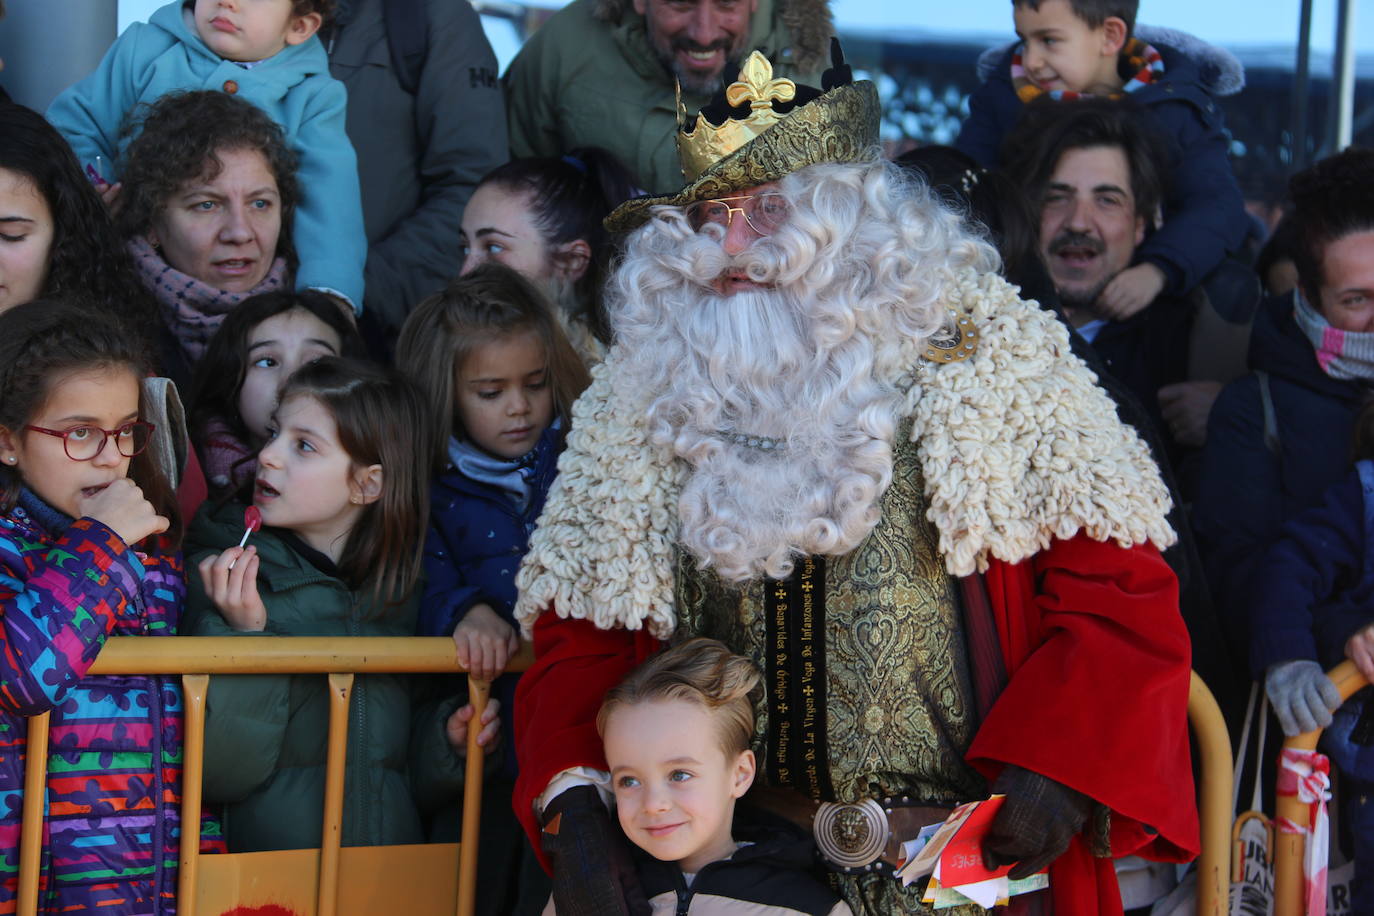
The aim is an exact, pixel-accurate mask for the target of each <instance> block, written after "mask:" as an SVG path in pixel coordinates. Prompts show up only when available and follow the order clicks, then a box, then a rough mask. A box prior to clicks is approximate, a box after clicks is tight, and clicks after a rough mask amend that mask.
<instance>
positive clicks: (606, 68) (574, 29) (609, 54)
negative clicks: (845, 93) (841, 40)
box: [503, 0, 831, 194]
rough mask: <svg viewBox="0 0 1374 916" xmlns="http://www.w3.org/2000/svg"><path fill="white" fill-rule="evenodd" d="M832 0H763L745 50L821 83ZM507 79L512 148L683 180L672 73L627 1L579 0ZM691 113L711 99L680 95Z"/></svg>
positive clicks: (668, 185)
mask: <svg viewBox="0 0 1374 916" xmlns="http://www.w3.org/2000/svg"><path fill="white" fill-rule="evenodd" d="M830 32H831V26H830V12H829V9H828V8H827V6H826V0H758V9H757V10H756V11H755V13H754V18H753V28H752V30H751V32H750V36H749V37H750V43H749V49H750V50H753V49H755V48H758V49H762V50H763V51H764V52H765V53H766V54H767V55H768V56H769V59H770V60H772V61H773V64H774V67H775V70H774V72H775V73H776V74H777V75H778V76H786V77H788V78H790V79H795V80H799V81H801V82H803V83H806V84H808V85H812V86H820V73H821V72H822V71H823V70H824V69H825V68H826V66H828V65H829V57H828V55H829V45H828V42H829V38H830ZM503 81H504V84H505V89H506V114H507V119H508V122H509V127H510V152H511V155H512V156H515V157H523V156H561V155H563V154H564V153H566V152H568V151H569V150H571V149H574V148H576V147H579V146H600V147H604V148H606V149H608V150H610V151H611V152H613V153H615V154H616V155H617V156H619V157H620V159H621V160H622V161H623V162H624V163H625V165H626V166H628V167H629V169H630V171H631V172H632V173H633V174H634V175H635V176H636V177H637V179H638V182H639V185H640V187H641V188H643V189H644V190H646V191H648V192H651V193H655V194H658V193H670V192H673V191H677V190H680V189H681V188H682V186H683V184H684V183H685V182H684V181H683V179H682V168H681V166H680V165H679V163H678V157H677V143H676V140H675V138H674V134H675V132H676V128H677V109H676V107H675V90H676V80H674V78H673V76H672V74H671V73H669V72H668V70H666V69H665V68H664V67H663V65H662V64H661V63H660V62H659V61H658V59H657V58H656V57H655V56H654V53H653V51H652V50H651V49H650V47H649V41H648V38H647V37H646V36H645V33H644V17H642V16H640V15H639V14H637V13H635V11H634V8H633V6H632V4H631V3H630V0H573V2H572V3H570V4H568V5H567V6H565V7H564V8H563V9H561V10H559V11H558V12H557V13H555V14H554V15H553V16H552V17H551V18H550V19H549V21H548V22H546V23H544V25H543V26H541V27H540V29H539V30H538V31H537V32H535V33H534V34H533V35H531V36H530V39H529V41H527V42H525V45H524V47H522V48H521V49H520V53H519V54H518V55H516V57H515V60H513V61H511V65H510V67H509V68H508V69H507V71H506V74H505V76H504V77H503ZM682 101H683V104H684V105H685V106H686V107H687V111H688V112H689V113H690V114H696V113H697V111H698V110H700V109H701V108H702V107H704V106H705V105H706V103H707V102H708V101H709V100H708V99H707V98H706V97H703V96H696V95H684V96H683V97H682Z"/></svg>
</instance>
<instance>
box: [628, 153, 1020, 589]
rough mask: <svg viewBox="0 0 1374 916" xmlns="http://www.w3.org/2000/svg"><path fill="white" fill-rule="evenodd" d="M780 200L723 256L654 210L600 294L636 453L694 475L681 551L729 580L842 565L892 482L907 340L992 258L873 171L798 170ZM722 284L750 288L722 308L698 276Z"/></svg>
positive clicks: (895, 179)
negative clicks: (663, 452) (672, 460)
mask: <svg viewBox="0 0 1374 916" xmlns="http://www.w3.org/2000/svg"><path fill="white" fill-rule="evenodd" d="M778 190H779V191H780V192H781V193H782V194H783V195H784V196H785V197H786V199H787V201H788V204H789V207H790V212H789V216H788V220H787V222H786V224H785V225H784V226H782V227H781V228H780V229H779V230H778V231H777V232H775V233H774V234H773V235H771V236H770V237H767V238H762V239H759V240H757V241H755V242H754V244H753V245H751V246H750V247H749V248H747V249H746V250H745V251H743V252H742V253H740V254H738V255H736V256H734V257H731V256H730V255H728V254H727V253H726V252H725V250H724V248H723V247H722V245H721V244H720V234H719V233H718V232H714V231H713V230H711V229H709V228H708V230H706V231H704V232H703V233H702V234H697V233H695V232H693V231H692V229H691V228H690V227H689V226H688V224H687V222H686V220H685V218H684V217H683V215H682V213H681V211H679V210H677V209H674V208H666V207H665V208H659V210H658V211H657V212H656V213H655V217H654V218H653V219H651V220H650V221H649V222H648V223H647V224H646V225H645V226H644V227H642V228H641V229H639V230H638V231H637V232H636V233H635V234H634V235H632V236H631V237H630V239H629V240H628V242H627V246H626V251H625V256H624V258H623V261H622V263H621V264H620V266H619V270H618V271H617V272H616V274H615V277H614V279H613V280H612V282H611V286H610V289H609V291H608V309H609V314H610V317H611V323H612V326H613V329H614V332H615V337H616V344H617V347H618V348H619V349H620V351H621V354H622V360H623V362H622V369H623V372H624V375H623V377H622V378H621V379H620V384H621V385H623V386H624V388H623V389H622V390H627V391H634V392H637V393H638V395H639V396H641V397H643V398H644V402H643V403H644V405H645V407H644V409H645V412H646V416H647V418H648V430H649V439H650V442H651V443H652V444H654V445H656V446H658V447H661V448H665V449H668V450H670V451H671V453H672V454H674V455H676V456H677V457H679V458H682V459H683V460H685V461H686V462H688V463H689V464H690V465H691V467H692V472H691V473H690V475H689V476H688V479H687V481H686V483H685V484H684V486H683V490H682V494H681V497H680V499H679V502H678V512H679V516H680V522H681V526H680V540H681V544H682V546H683V547H684V548H685V549H687V550H688V551H689V552H690V553H691V554H692V556H694V557H695V558H696V560H697V562H698V563H699V564H700V565H701V566H703V567H705V568H711V569H714V570H715V571H716V573H717V574H718V575H720V576H721V577H722V578H724V579H725V580H727V581H731V582H744V581H748V580H752V579H757V578H759V577H760V576H771V577H774V578H784V577H786V576H788V575H789V574H790V573H791V570H792V567H793V563H794V560H795V559H796V558H797V557H799V556H805V555H829V556H837V555H841V554H844V553H847V552H849V551H850V550H852V549H853V548H854V547H855V546H857V545H858V543H859V542H860V541H861V540H863V538H864V537H866V536H867V535H868V533H869V531H871V530H872V528H873V526H874V525H875V524H876V523H877V520H878V508H877V504H878V500H879V498H880V497H881V496H882V494H883V492H884V491H885V490H886V489H887V486H888V484H889V483H890V481H891V478H892V441H893V436H894V432H895V426H896V416H897V413H898V408H899V406H900V401H901V399H902V396H903V394H904V390H903V389H904V388H905V387H908V386H909V385H910V384H911V382H912V373H913V372H914V367H913V366H911V365H909V360H910V357H909V354H910V353H911V348H910V341H911V340H912V339H917V340H920V339H924V338H926V337H928V336H930V335H931V334H932V333H934V332H935V331H937V330H939V329H940V328H941V327H942V326H943V325H944V324H945V322H946V318H947V315H946V313H945V309H944V307H943V305H942V299H943V295H942V294H943V292H944V290H945V289H947V287H948V286H949V285H950V284H951V283H953V282H955V276H956V274H957V272H958V271H960V270H961V269H964V268H967V267H969V266H974V267H976V268H977V269H979V270H995V269H996V266H997V263H998V262H997V255H996V252H995V250H994V249H993V248H992V246H991V245H989V244H988V243H987V242H986V241H985V240H983V239H979V238H977V237H974V236H972V235H970V234H969V233H968V232H967V230H966V229H964V228H963V227H962V225H961V218H960V216H959V215H958V214H955V213H953V212H952V211H950V210H948V209H946V208H945V207H944V206H943V205H942V204H940V203H939V201H938V200H937V199H936V197H935V196H934V195H933V194H931V193H930V192H929V190H928V189H927V188H926V187H925V185H924V184H922V183H921V182H920V181H919V179H913V178H912V177H910V176H908V175H906V174H905V173H903V172H902V171H901V170H900V169H898V168H897V167H895V166H893V165H891V164H890V163H887V162H884V161H881V160H879V161H874V162H869V163H862V164H828V165H818V166H812V167H809V168H806V169H802V170H800V171H798V172H796V173H795V174H793V175H790V176H788V177H787V178H786V179H784V180H783V181H782V182H780V183H779V185H778ZM727 271H743V272H744V273H745V274H747V276H748V277H749V279H751V280H753V281H754V282H755V283H757V284H759V285H760V287H761V288H758V289H750V290H745V291H740V292H737V293H735V294H734V295H721V294H720V293H718V292H717V291H716V290H715V289H714V288H713V286H712V281H713V280H715V279H716V278H717V277H719V276H720V275H722V274H724V273H726V272H727ZM902 339H905V340H906V341H907V343H906V344H905V345H902V344H900V343H899V341H901V340H902ZM903 354H907V355H905V356H904V355H903Z"/></svg>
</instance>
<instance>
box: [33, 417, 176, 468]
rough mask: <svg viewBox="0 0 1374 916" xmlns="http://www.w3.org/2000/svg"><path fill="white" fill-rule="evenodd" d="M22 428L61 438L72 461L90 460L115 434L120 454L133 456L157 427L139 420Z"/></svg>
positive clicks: (63, 446)
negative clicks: (116, 425) (114, 426)
mask: <svg viewBox="0 0 1374 916" xmlns="http://www.w3.org/2000/svg"><path fill="white" fill-rule="evenodd" d="M24 428H25V429H31V430H33V431H34V432H36V433H42V434H43V435H45V436H56V437H57V438H59V439H61V440H62V448H63V450H65V451H66V453H67V457H68V458H70V459H71V460H73V461H90V460H91V459H92V458H94V457H95V456H96V455H99V454H100V453H101V452H102V451H103V450H104V449H105V443H106V441H108V440H109V438H110V437H111V436H114V440H115V448H117V449H119V454H121V455H123V456H124V457H125V458H133V457H135V456H137V455H138V454H140V453H141V452H142V451H143V450H144V449H145V448H147V447H148V443H149V442H151V441H152V438H153V430H154V429H156V427H155V426H153V424H151V423H144V422H143V421H142V420H136V421H135V422H133V423H125V424H124V425H123V426H121V427H119V428H118V429H101V428H100V427H99V426H73V427H72V428H71V429H44V428H43V427H41V426H25V427H24Z"/></svg>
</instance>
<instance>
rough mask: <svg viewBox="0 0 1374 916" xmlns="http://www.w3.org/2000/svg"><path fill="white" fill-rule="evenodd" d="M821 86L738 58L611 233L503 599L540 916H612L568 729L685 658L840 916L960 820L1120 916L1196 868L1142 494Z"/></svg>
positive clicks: (1066, 889)
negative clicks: (828, 871)
mask: <svg viewBox="0 0 1374 916" xmlns="http://www.w3.org/2000/svg"><path fill="white" fill-rule="evenodd" d="M823 85H824V86H825V87H826V91H824V92H820V91H817V90H814V89H809V88H807V87H804V86H796V85H794V84H792V83H791V82H790V81H788V80H781V79H774V78H773V74H772V72H771V68H770V67H769V66H768V62H767V61H766V60H764V59H763V58H762V57H761V56H758V55H754V56H751V57H750V59H749V60H748V61H746V63H745V65H744V67H743V68H742V70H741V74H740V80H739V81H738V82H736V83H734V84H732V85H731V86H730V87H729V88H728V90H727V93H726V96H725V97H724V98H718V99H717V100H715V101H714V102H713V103H712V104H711V106H710V107H708V108H707V109H706V110H704V111H703V112H702V113H701V115H700V116H698V117H697V118H696V119H695V122H694V123H693V124H691V125H689V126H688V128H687V129H686V130H685V131H684V132H683V134H682V136H681V137H680V147H681V152H682V160H683V170H684V173H685V174H686V175H687V177H688V179H689V181H690V183H689V185H688V186H687V188H686V189H684V190H682V191H681V192H679V193H677V194H673V195H667V196H662V197H657V198H641V199H638V200H635V201H631V202H629V203H627V204H625V205H623V206H622V207H621V208H619V209H618V210H617V211H616V212H615V213H613V214H612V215H611V217H610V218H609V220H608V223H607V224H608V226H610V227H612V228H615V229H620V230H633V232H632V233H631V234H630V236H629V237H628V240H627V247H626V253H625V258H624V261H623V263H622V264H621V266H620V268H619V270H618V271H617V274H616V276H615V278H614V279H613V281H612V284H611V290H610V293H609V304H610V315H611V318H612V324H613V327H614V330H615V335H616V344H615V346H614V347H613V348H612V349H611V351H610V353H609V354H608V356H607V359H606V361H605V362H604V363H603V364H602V365H601V366H599V367H597V368H596V369H595V370H594V371H593V379H594V381H593V383H592V386H591V387H590V388H589V389H588V391H587V393H586V394H585V395H584V396H583V398H582V399H581V400H579V401H578V403H577V405H576V406H575V407H574V410H573V423H572V429H571V432H570V434H569V437H568V450H567V452H566V453H565V454H564V456H563V459H562V460H561V461H560V463H559V471H560V475H559V478H558V480H557V481H556V482H555V484H554V486H553V489H552V491H551V492H550V495H549V501H548V504H547V507H546V509H545V512H544V515H543V516H542V518H541V520H540V524H539V527H538V529H537V530H536V532H535V534H534V536H533V538H532V540H531V549H530V552H529V554H528V556H527V558H526V561H525V565H524V566H523V567H522V569H521V572H520V575H519V579H518V582H519V585H520V589H521V594H520V599H519V602H518V604H517V610H516V613H517V616H518V617H519V619H520V620H521V621H522V624H523V625H524V626H525V628H526V630H527V631H530V632H532V635H533V639H534V643H535V653H536V658H537V660H536V663H535V665H534V667H533V668H532V669H531V670H530V671H529V672H528V673H527V674H526V675H525V676H524V677H523V678H522V680H521V682H520V688H519V690H518V693H517V697H516V705H515V716H516V736H515V739H516V749H517V753H518V755H519V757H520V778H519V783H518V785H517V789H516V797H515V806H516V812H517V814H518V815H519V816H520V817H521V818H522V819H523V820H524V821H525V823H526V826H527V829H529V830H530V832H531V837H532V838H534V839H535V840H536V842H537V843H542V848H543V852H544V853H545V855H546V856H547V857H548V858H549V859H551V865H552V871H553V875H554V902H555V904H556V908H557V912H558V913H559V914H560V916H580V914H597V916H602V914H612V913H626V912H637V909H636V902H637V897H636V895H635V893H634V889H633V886H632V881H629V880H627V878H626V876H627V875H629V874H631V873H632V868H631V867H630V866H629V865H628V864H627V863H626V861H625V859H624V857H623V853H618V852H616V850H618V849H621V848H622V847H623V844H624V840H623V837H620V836H618V830H616V829H615V828H614V827H613V826H612V823H611V820H610V819H609V816H608V814H607V811H606V809H605V807H604V805H603V804H602V801H601V797H600V795H599V794H598V793H599V792H600V791H601V789H599V788H598V786H600V787H603V788H604V787H605V786H607V785H608V784H609V774H607V773H605V772H604V769H605V761H604V758H603V756H602V753H601V743H600V740H599V738H598V736H597V733H596V730H595V727H594V724H593V723H594V720H595V717H596V711H597V708H598V705H599V704H600V701H601V697H602V695H603V694H604V692H605V691H606V690H607V689H608V688H609V687H611V686H612V685H614V684H615V683H616V682H618V681H619V680H620V679H621V678H622V677H623V676H624V674H625V672H626V671H628V670H629V669H630V668H631V667H632V666H633V665H634V664H635V663H636V662H638V661H639V660H641V659H643V658H645V657H647V655H649V654H650V653H652V652H653V651H654V650H655V649H656V648H657V647H658V646H659V645H661V641H663V640H668V639H677V638H682V637H684V636H686V635H709V636H713V637H715V638H718V639H721V640H723V641H724V642H726V643H727V644H728V645H729V646H730V647H731V648H732V649H733V650H734V651H737V652H740V653H742V654H745V655H747V656H749V657H751V658H752V659H753V660H754V661H755V662H756V663H757V664H758V665H759V667H760V668H761V669H762V670H763V671H764V672H765V684H766V688H767V697H766V699H765V700H764V701H763V702H762V703H761V704H760V706H759V708H758V710H757V712H758V721H759V727H758V731H757V734H756V737H755V748H754V749H755V751H756V753H757V755H758V759H759V761H760V766H759V770H760V776H759V780H758V782H759V783H760V784H763V785H764V786H766V788H765V789H764V790H762V791H758V790H755V791H751V793H750V795H749V796H747V797H746V798H745V800H744V802H743V804H746V805H749V804H752V806H753V807H754V809H755V811H756V813H758V816H764V815H767V816H772V817H784V818H788V819H791V820H794V821H795V822H797V823H798V824H801V825H804V826H805V827H806V828H807V829H809V830H810V831H811V832H812V833H813V835H814V837H815V839H816V841H817V844H818V846H819V848H820V851H821V853H822V854H823V856H824V858H825V861H826V863H827V865H828V866H829V867H830V868H832V869H833V870H834V871H835V872H837V877H836V881H837V882H838V886H839V888H840V889H841V892H842V893H843V895H844V897H845V899H846V901H847V902H848V903H849V905H850V906H851V907H852V908H853V909H854V911H855V912H856V913H864V914H870V916H880V914H881V916H888V914H893V913H924V912H927V910H926V909H925V907H924V906H923V904H922V903H921V902H920V893H919V892H918V891H917V890H916V889H915V888H914V887H912V888H903V887H902V886H901V885H900V883H899V882H898V881H896V880H894V878H893V876H892V875H893V871H892V865H893V864H894V863H895V861H896V852H897V844H898V843H900V842H903V841H906V840H909V839H911V838H913V837H914V836H915V834H916V831H917V830H918V829H919V828H920V827H921V826H924V825H926V824H929V823H934V822H938V821H939V820H941V819H942V818H943V817H944V815H945V814H946V813H947V812H948V810H949V808H950V807H951V806H952V805H954V804H957V803H959V802H963V801H968V800H971V799H978V798H985V797H986V796H987V793H988V791H989V789H991V790H992V791H994V792H997V793H1000V794H1004V795H1005V796H1006V802H1005V803H1004V806H1003V808H1002V810H1001V812H1000V813H999V815H998V816H997V818H996V820H995V821H994V823H993V825H992V827H991V830H990V832H989V833H988V835H987V838H986V840H985V842H984V845H983V854H984V858H985V859H986V861H987V862H988V863H989V864H990V865H994V866H995V865H999V864H1011V863H1015V867H1014V868H1013V869H1012V872H1011V874H1012V876H1013V877H1015V878H1021V877H1025V876H1028V875H1030V874H1032V873H1034V872H1037V871H1039V870H1040V869H1042V868H1045V867H1046V866H1048V867H1049V881H1050V891H1049V894H1048V896H1049V897H1051V898H1052V902H1053V906H1054V909H1055V912H1057V913H1060V914H1109V913H1120V912H1121V904H1120V898H1119V895H1118V892H1117V887H1116V881H1115V876H1114V874H1113V872H1112V868H1111V863H1110V861H1109V859H1110V857H1113V856H1121V855H1128V854H1131V853H1135V854H1138V855H1144V856H1147V857H1153V858H1161V859H1165V860H1169V861H1178V860H1183V859H1186V858H1189V857H1191V855H1192V854H1193V850H1195V849H1196V847H1197V818H1196V810H1195V809H1194V807H1193V795H1192V780H1191V774H1190V770H1189V763H1188V752H1187V746H1188V741H1187V734H1186V728H1187V726H1186V699H1187V693H1188V657H1189V645H1188V637H1187V633H1186V631H1185V629H1184V627H1183V624H1182V621H1181V620H1180V618H1179V614H1178V608H1177V582H1176V580H1175V578H1174V576H1173V574H1172V573H1171V572H1170V571H1169V569H1168V567H1167V566H1166V565H1165V563H1164V562H1163V560H1162V559H1161V558H1160V555H1159V552H1158V548H1159V547H1160V546H1163V545H1167V544H1169V543H1171V542H1172V541H1173V537H1174V535H1173V532H1172V531H1170V530H1169V527H1168V525H1167V523H1166V522H1165V514H1166V512H1167V510H1168V496H1167V494H1166V491H1165V489H1164V487H1163V485H1162V483H1161V482H1160V479H1159V476H1158V472H1157V470H1156V468H1155V467H1154V465H1153V463H1152V462H1151V460H1150V458H1149V456H1148V453H1147V450H1146V448H1145V446H1144V445H1143V444H1142V443H1141V441H1140V439H1139V438H1138V437H1137V436H1136V435H1135V434H1134V433H1133V432H1132V431H1130V430H1129V429H1127V428H1125V427H1123V426H1122V425H1121V424H1120V423H1119V422H1118V421H1117V419H1116V413H1115V410H1114V409H1113V408H1112V405H1111V402H1110V401H1109V400H1108V399H1107V397H1106V395H1105V394H1103V393H1102V391H1101V390H1100V389H1099V388H1098V387H1097V386H1096V385H1095V384H1094V381H1093V377H1092V375H1091V373H1089V372H1088V371H1087V369H1086V368H1085V367H1084V366H1083V364H1082V363H1081V362H1080V361H1078V360H1077V359H1076V358H1074V357H1073V356H1072V355H1071V354H1070V351H1069V343H1068V337H1067V331H1066V330H1065V329H1064V327H1063V325H1062V324H1060V323H1059V322H1058V321H1057V320H1056V319H1055V318H1054V317H1053V316H1052V315H1050V314H1049V313H1047V312H1044V311H1042V310H1040V309H1038V308H1037V307H1035V306H1034V305H1032V304H1028V303H1026V302H1023V301H1021V300H1020V299H1018V298H1017V296H1016V294H1015V290H1014V289H1013V288H1012V287H1010V286H1008V285H1007V284H1006V283H1005V282H1004V281H1003V280H1001V279H1000V278H999V277H998V276H997V275H996V273H995V267H996V265H997V258H996V254H995V253H994V251H993V249H992V248H991V247H990V246H989V245H988V244H987V243H986V242H985V241H983V240H981V239H978V238H975V237H972V236H970V235H969V234H968V233H967V232H966V231H965V230H964V229H963V228H962V223H961V221H960V218H959V217H958V216H957V215H956V214H954V213H953V212H951V211H949V210H947V209H945V208H943V207H942V206H940V205H939V204H938V203H937V201H936V200H935V198H934V196H933V195H932V194H931V193H930V192H929V191H928V190H927V189H926V188H925V187H924V186H921V185H917V184H914V183H913V182H912V181H911V180H910V179H909V178H907V177H904V175H903V173H902V172H901V171H900V170H899V169H898V168H897V167H896V166H893V165H891V164H890V163H886V162H883V161H881V160H879V159H878V158H877V142H878V121H879V107H878V99H877V93H876V91H875V90H874V88H873V86H872V84H871V83H868V82H859V83H854V82H852V81H851V80H850V78H849V74H848V68H846V67H844V66H843V65H842V64H840V63H838V62H837V63H836V66H835V67H833V68H832V69H831V70H830V71H828V72H827V73H826V74H825V77H824V82H823ZM746 106H747V107H746ZM742 114H747V116H746V117H743V118H740V117H736V116H739V115H742ZM687 769H688V768H686V767H684V770H687ZM686 778H688V779H690V772H688V773H687V775H686ZM668 826H669V827H671V826H672V825H668ZM665 829H667V828H665ZM1036 896H1038V897H1045V896H1047V895H1045V894H1040V895H1036ZM1046 902H1048V901H1046ZM952 912H955V913H964V914H971V913H973V912H982V911H981V910H980V909H979V908H977V907H966V908H963V909H955V910H953V911H952Z"/></svg>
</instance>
